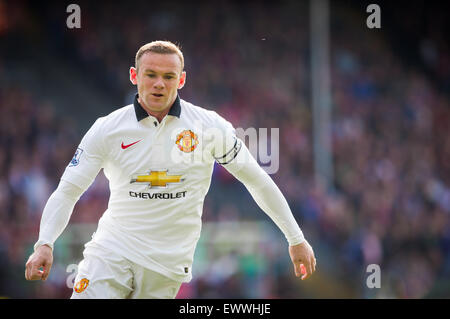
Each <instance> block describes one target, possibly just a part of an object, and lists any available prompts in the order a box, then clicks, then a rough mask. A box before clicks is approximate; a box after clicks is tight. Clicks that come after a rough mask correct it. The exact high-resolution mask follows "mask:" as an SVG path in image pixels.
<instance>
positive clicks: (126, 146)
mask: <svg viewBox="0 0 450 319" xmlns="http://www.w3.org/2000/svg"><path fill="white" fill-rule="evenodd" d="M140 141H142V140H139V141H136V142H134V143H131V144H128V145H123V142H122V149H123V150H124V149H126V148H129V147H130V146H132V145H134V144H136V143H139V142H140Z"/></svg>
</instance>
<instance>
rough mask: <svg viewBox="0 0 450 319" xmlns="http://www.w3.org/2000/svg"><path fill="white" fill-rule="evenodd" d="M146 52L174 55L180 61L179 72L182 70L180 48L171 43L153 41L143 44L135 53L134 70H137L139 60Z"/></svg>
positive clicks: (182, 63)
mask: <svg viewBox="0 0 450 319" xmlns="http://www.w3.org/2000/svg"><path fill="white" fill-rule="evenodd" d="M147 52H154V53H159V54H176V55H178V57H179V58H180V61H181V71H183V70H184V57H183V52H181V50H180V47H179V46H178V45H176V44H175V43H172V42H170V41H153V42H150V43H147V44H144V45H143V46H141V47H140V48H139V50H138V52H137V53H136V58H135V60H134V63H135V64H134V65H135V67H136V69H139V59H140V58H141V56H143V55H144V54H145V53H147Z"/></svg>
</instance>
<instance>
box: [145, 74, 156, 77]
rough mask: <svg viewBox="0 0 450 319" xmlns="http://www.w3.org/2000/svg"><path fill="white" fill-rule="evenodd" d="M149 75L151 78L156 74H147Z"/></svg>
mask: <svg viewBox="0 0 450 319" xmlns="http://www.w3.org/2000/svg"><path fill="white" fill-rule="evenodd" d="M147 76H148V77H149V78H154V77H155V75H154V74H147Z"/></svg>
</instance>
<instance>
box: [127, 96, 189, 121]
mask: <svg viewBox="0 0 450 319" xmlns="http://www.w3.org/2000/svg"><path fill="white" fill-rule="evenodd" d="M138 97H139V94H136V96H135V97H134V102H133V104H134V111H135V112H136V118H137V120H138V122H139V121H140V120H143V119H145V118H146V117H147V116H148V113H147V111H146V110H144V108H143V107H142V106H141V104H139V102H138ZM180 113H181V104H180V97H179V96H178V95H177V98H176V99H175V102H173V104H172V106H171V107H170V110H169V113H168V114H169V115H173V116H176V117H178V118H180Z"/></svg>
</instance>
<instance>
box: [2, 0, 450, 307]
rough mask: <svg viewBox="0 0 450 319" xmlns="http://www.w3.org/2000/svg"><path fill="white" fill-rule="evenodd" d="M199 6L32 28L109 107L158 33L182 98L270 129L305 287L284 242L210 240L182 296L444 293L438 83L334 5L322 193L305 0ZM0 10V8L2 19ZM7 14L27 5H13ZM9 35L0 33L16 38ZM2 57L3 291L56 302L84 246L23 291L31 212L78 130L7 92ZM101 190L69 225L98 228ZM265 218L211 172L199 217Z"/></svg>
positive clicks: (444, 196)
mask: <svg viewBox="0 0 450 319" xmlns="http://www.w3.org/2000/svg"><path fill="white" fill-rule="evenodd" d="M195 3H196V2H186V3H177V2H167V3H165V4H158V5H153V4H152V10H150V11H149V9H148V7H149V5H148V3H147V2H133V3H131V2H130V3H121V2H120V3H119V2H113V3H110V4H108V5H105V4H104V5H96V4H94V3H92V2H89V3H88V2H80V3H79V4H80V7H81V10H82V28H81V29H79V30H71V31H70V32H68V31H67V32H65V31H64V30H63V31H61V30H59V29H58V28H55V25H57V24H58V23H57V22H58V21H59V22H61V21H62V22H63V23H64V19H65V17H66V16H65V15H64V14H63V13H61V12H58V10H56V9H48V10H46V11H45V22H43V21H41V22H39V19H34V20H32V21H33V23H35V24H37V25H39V28H38V29H39V30H43V31H42V32H46V33H47V34H48V38H50V39H53V40H54V41H62V42H61V43H56V44H55V43H53V46H52V48H53V49H55V48H57V49H58V50H60V51H59V53H61V54H68V55H70V57H71V63H74V62H75V63H77V68H78V69H79V70H80V72H86V74H88V73H87V72H88V71H89V70H94V72H89V74H88V75H86V76H89V77H94V78H96V79H97V80H98V83H99V87H98V90H104V91H106V92H111V95H113V96H115V97H116V98H117V99H118V101H119V102H118V105H120V104H123V105H125V104H129V103H131V97H132V96H133V94H134V93H135V88H134V87H132V85H131V84H130V83H129V78H128V69H129V67H130V66H131V65H133V63H134V55H135V52H136V51H137V49H138V48H139V47H140V46H141V45H142V44H144V43H146V42H149V41H151V40H155V39H167V40H171V41H174V42H177V43H179V44H180V45H181V47H182V50H183V52H184V55H185V65H186V71H187V84H186V86H185V87H184V88H183V89H182V90H181V91H180V96H181V98H183V99H185V100H188V101H191V102H193V103H194V104H197V105H201V106H204V107H205V108H208V109H213V110H215V111H217V112H218V113H219V114H221V115H222V116H224V117H225V118H226V119H228V120H229V121H230V122H231V123H233V125H234V126H235V127H236V128H244V129H245V128H249V127H254V128H279V129H280V131H279V133H280V145H279V150H280V166H279V170H278V172H277V173H275V174H273V175H272V178H273V179H274V181H275V182H276V183H277V185H278V186H279V187H280V189H281V191H282V192H283V194H284V195H285V196H286V199H287V201H288V202H289V205H290V207H291V209H292V211H293V214H294V216H295V218H296V219H297V221H298V222H299V225H300V226H301V228H302V230H303V232H304V234H305V236H306V238H307V239H308V240H309V242H310V243H311V245H312V246H313V248H314V249H315V253H316V257H317V260H318V270H317V272H316V274H315V275H314V277H313V278H311V280H310V281H309V282H301V281H300V280H298V279H297V278H295V277H294V275H293V269H292V267H291V265H290V260H289V258H288V255H287V247H286V245H283V244H285V243H284V242H283V240H284V239H283V238H282V237H280V236H278V237H276V236H275V237H274V238H275V239H276V240H278V241H280V242H281V244H280V245H276V244H275V245H274V244H273V243H272V240H261V243H260V244H255V245H253V246H252V247H251V249H249V250H247V251H244V252H243V251H239V250H233V249H229V250H227V249H223V251H225V253H223V254H222V255H221V256H217V254H216V253H215V251H218V250H220V249H221V248H220V247H218V246H216V245H214V244H211V243H212V242H214V241H213V240H212V239H213V238H211V237H214V234H209V233H208V234H204V235H205V236H206V237H208V238H206V239H205V241H204V242H203V238H202V240H201V242H200V244H199V247H200V248H199V251H198V252H197V253H196V254H197V255H196V256H197V257H198V261H197V260H196V262H197V263H198V265H201V267H200V266H199V268H201V270H202V271H201V272H200V271H198V272H196V271H195V269H194V279H193V280H192V281H191V282H190V283H189V284H183V286H182V288H181V290H180V293H179V295H178V297H179V298H230V297H231V298H239V297H241V298H305V297H307V298H425V297H435V296H437V297H450V291H449V289H448V287H450V220H449V216H450V138H448V136H449V135H448V130H449V128H448V127H449V124H450V103H449V93H450V92H449V91H448V90H446V89H445V88H446V86H445V85H442V86H436V85H435V82H433V81H431V80H430V79H429V77H427V76H425V75H424V74H423V73H422V72H421V71H420V70H421V69H420V68H414V67H411V66H407V65H405V64H404V63H403V61H402V54H404V52H403V51H401V50H397V49H393V47H392V46H391V44H390V42H389V40H388V37H387V36H386V34H385V32H387V31H384V30H383V29H381V30H369V29H367V28H366V27H365V25H364V24H363V23H364V21H365V17H364V15H365V12H364V11H362V12H359V11H358V10H357V8H358V7H356V8H355V7H352V6H348V5H346V6H341V5H340V2H333V1H331V9H332V11H331V12H332V14H331V15H330V18H331V20H330V29H331V39H330V40H331V54H330V57H331V61H330V62H331V80H332V115H333V116H332V141H333V148H332V156H333V165H334V175H335V176H334V178H335V180H334V187H332V188H331V189H326V188H324V186H323V185H321V184H318V183H317V182H316V181H315V178H314V158H313V152H312V149H313V140H312V110H311V105H310V99H311V97H310V72H311V70H310V67H309V61H310V56H309V34H308V32H309V17H308V2H298V1H282V2H279V3H276V4H275V3H270V2H259V1H258V2H256V1H255V2H253V1H249V2H243V3H239V2H233V1H218V2H211V3H210V2H204V3H203V2H198V3H197V5H194V4H195ZM1 4H3V11H2V9H1V8H2V5H1ZM11 6H12V5H11ZM5 7H6V8H8V6H7V5H5V3H3V2H0V17H1V16H2V12H3V15H4V11H5V10H6V9H5ZM11 10H12V9H11ZM14 10H16V12H17V11H20V10H24V11H26V10H31V9H30V8H29V4H28V3H21V5H17V6H16V7H15V8H14ZM436 10H437V9H436ZM30 14H31V13H29V12H28V13H27V15H26V16H27V17H29V16H30ZM430 14H432V13H430ZM427 23H429V24H432V23H433V21H432V20H430V19H428V20H427ZM4 25H5V24H2V23H0V37H1V36H2V35H5V34H8V32H12V31H11V28H8V27H5V26H4ZM31 25H32V24H31ZM428 27H429V29H430V30H431V29H432V30H434V33H433V34H432V36H430V37H429V38H427V37H425V38H424V39H421V41H424V42H425V43H429V44H430V43H431V44H432V46H433V47H435V48H443V49H442V50H437V52H439V54H438V55H439V57H440V60H439V61H441V60H442V61H444V62H440V63H444V64H445V63H448V60H446V59H448V57H449V51H448V47H447V46H446V44H445V43H443V42H445V41H444V40H445V36H443V34H441V35H440V34H439V29H438V28H434V27H433V26H428ZM60 28H63V27H60ZM2 30H3V31H2ZM443 30H444V29H443ZM442 32H443V31H442ZM62 43H64V45H63V44H62ZM49 50H50V49H49ZM2 53H3V51H2ZM418 54H419V55H420V52H419V53H418ZM420 56H421V57H422V59H423V61H422V63H424V65H430V64H429V61H428V60H426V55H423V54H422V55H420ZM4 59H5V58H4V55H3V56H1V55H0V83H1V84H2V85H1V86H0V132H1V133H0V145H1V149H2V151H1V153H0V266H1V270H0V296H5V297H19V298H46V297H47V298H67V297H68V296H70V293H71V290H70V289H68V288H67V286H66V278H67V272H66V269H65V268H66V266H67V262H68V261H71V260H72V261H74V262H75V263H77V262H79V260H80V258H81V250H82V246H81V245H78V246H75V247H76V248H74V246H73V245H71V243H70V241H69V240H65V241H63V242H59V243H58V241H57V246H55V255H56V257H55V266H54V268H55V270H54V274H52V275H51V276H50V279H49V282H47V283H29V282H25V279H24V276H23V272H24V265H25V262H26V259H27V258H28V256H29V254H30V253H31V252H32V246H33V244H34V242H35V241H36V240H37V236H38V229H39V221H40V215H41V213H42V209H43V207H44V205H45V203H46V200H47V199H48V196H49V195H50V194H51V192H52V191H53V190H54V189H55V188H56V186H57V183H58V181H59V178H60V176H61V174H62V172H63V171H64V168H65V166H66V165H67V164H68V162H69V161H70V159H71V158H72V155H73V152H74V150H75V148H76V146H77V144H78V143H79V141H80V138H81V135H80V134H79V132H78V131H77V123H75V121H74V120H73V119H71V118H70V117H63V116H60V115H56V113H55V109H57V108H59V107H61V106H59V105H53V104H52V102H51V101H47V100H41V99H39V96H38V95H34V94H31V93H30V92H29V90H27V88H26V87H22V86H20V84H18V83H10V82H9V81H8V75H7V74H6V72H5V71H4V68H2V62H5V60H4ZM445 61H447V62H445ZM436 63H437V62H436ZM439 65H440V64H439ZM437 70H438V71H439V79H442V81H441V82H444V80H443V79H447V81H448V79H449V77H450V70H449V68H448V66H447V68H444V67H437ZM447 89H448V86H447ZM79 94H81V92H80V93H79ZM69 114H70V113H69ZM93 120H94V119H86V121H88V122H93ZM223 194H226V196H224V195H223ZM108 195H109V191H108V185H107V182H106V180H105V178H104V176H102V175H100V176H99V177H98V178H97V180H96V181H95V182H94V184H93V185H92V186H91V188H90V189H89V190H88V191H87V192H86V193H85V194H84V195H83V196H82V198H81V199H80V201H79V203H78V204H77V205H76V207H75V210H74V213H73V215H72V219H71V221H70V223H71V224H95V223H96V222H97V221H98V218H99V217H100V216H101V214H102V213H103V211H104V210H105V209H106V205H107V199H108ZM261 220H263V221H266V222H268V223H270V222H271V221H270V220H269V219H268V217H267V216H265V215H264V213H262V212H261V211H260V210H258V209H257V208H256V206H255V204H254V203H253V202H252V199H251V197H250V195H249V194H247V193H245V195H243V188H242V185H239V182H238V181H236V180H234V179H233V178H231V177H230V175H229V174H228V173H227V172H226V171H225V170H224V169H223V168H221V167H216V169H215V171H214V177H213V184H212V186H211V189H210V191H209V193H208V196H207V198H206V202H205V210H204V214H203V221H204V222H205V223H211V224H214V223H225V222H231V223H233V222H238V223H239V222H242V221H261ZM236 231H239V228H238V229H237V230H236ZM242 231H244V229H243V230H242ZM274 232H275V233H277V232H278V230H276V229H275V230H274ZM277 234H278V235H279V233H277ZM231 235H232V234H231V233H230V236H231ZM202 236H203V235H202ZM87 240H89V238H86V240H84V239H83V240H81V241H82V242H83V241H87ZM57 253H58V254H57ZM58 256H59V257H58ZM58 258H59V260H58ZM77 258H78V259H77ZM370 264H377V265H379V266H380V269H381V273H382V277H381V288H379V289H369V288H368V287H367V286H366V277H367V275H368V273H367V272H366V268H367V266H368V265H370ZM195 265H196V264H195V263H194V267H195ZM52 276H53V279H51V278H52Z"/></svg>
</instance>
